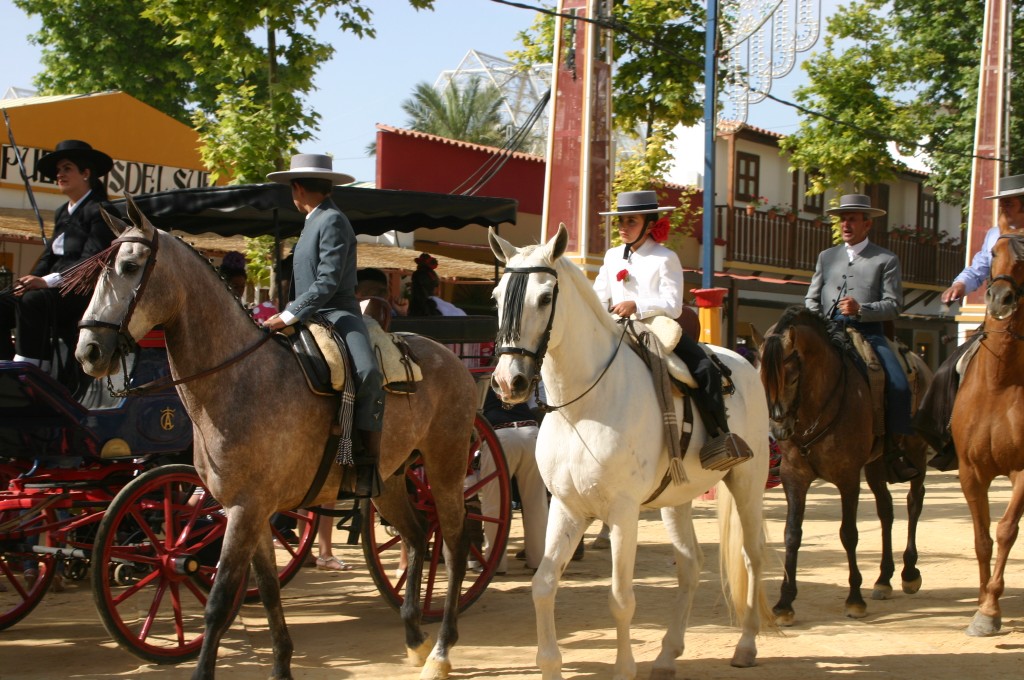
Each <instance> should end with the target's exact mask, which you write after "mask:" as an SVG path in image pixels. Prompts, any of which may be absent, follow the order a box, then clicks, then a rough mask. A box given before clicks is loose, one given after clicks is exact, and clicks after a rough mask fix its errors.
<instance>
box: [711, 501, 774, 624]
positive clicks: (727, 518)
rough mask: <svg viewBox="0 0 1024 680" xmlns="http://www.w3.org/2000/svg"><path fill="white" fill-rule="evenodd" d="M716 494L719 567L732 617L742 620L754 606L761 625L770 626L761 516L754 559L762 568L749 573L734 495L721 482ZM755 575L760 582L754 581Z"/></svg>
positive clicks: (770, 616)
mask: <svg viewBox="0 0 1024 680" xmlns="http://www.w3.org/2000/svg"><path fill="white" fill-rule="evenodd" d="M716 496H717V499H718V536H719V544H718V568H719V572H720V578H721V581H722V589H723V590H724V591H725V594H726V598H727V599H728V600H729V601H730V603H731V604H732V612H733V616H734V617H735V618H734V620H735V621H737V622H740V621H744V620H745V619H746V617H747V614H748V612H749V611H750V609H751V608H752V607H756V608H757V611H758V619H759V620H760V622H761V626H762V627H763V626H764V625H765V624H766V623H767V624H768V626H769V627H772V628H775V614H774V613H773V612H772V609H771V606H770V605H769V604H768V597H767V595H766V593H765V587H764V582H763V581H764V568H765V566H766V562H767V558H768V557H769V551H768V549H767V540H766V536H765V534H764V522H763V519H762V521H761V522H759V523H758V524H759V526H760V532H761V535H760V536H758V537H757V540H756V543H757V545H758V546H759V548H758V550H759V552H760V554H759V555H758V559H757V560H756V561H755V562H756V563H759V564H760V567H761V568H760V569H759V570H754V572H753V573H751V572H750V571H748V564H749V563H750V562H751V560H749V559H747V554H746V552H745V550H744V530H743V523H742V522H741V521H740V513H739V509H738V508H737V507H736V499H735V498H734V497H733V495H732V492H730V491H729V487H728V485H726V484H724V483H719V484H718V486H717V488H716ZM758 579H759V580H760V581H761V582H756V580H758ZM755 592H756V595H755V594H754V593H755ZM755 600H756V601H755Z"/></svg>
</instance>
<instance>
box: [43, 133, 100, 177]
mask: <svg viewBox="0 0 1024 680" xmlns="http://www.w3.org/2000/svg"><path fill="white" fill-rule="evenodd" d="M65 158H67V159H68V160H70V161H71V162H73V163H74V164H75V165H77V166H79V167H86V168H92V171H93V172H95V173H96V176H97V177H103V175H105V174H107V173H108V172H110V169H111V168H113V167H114V159H112V158H111V157H110V156H108V155H107V154H105V153H103V152H102V151H98V150H96V149H94V148H92V145H91V144H89V143H88V142H83V141H81V140H78V139H65V140H64V141H62V142H57V148H56V149H54V150H53V151H51V152H50V153H48V154H46V155H45V156H42V157H41V158H40V159H39V160H38V161H37V162H36V169H37V170H39V172H41V173H43V174H44V175H46V176H47V177H49V178H50V179H57V163H59V162H60V161H62V160H64V159H65Z"/></svg>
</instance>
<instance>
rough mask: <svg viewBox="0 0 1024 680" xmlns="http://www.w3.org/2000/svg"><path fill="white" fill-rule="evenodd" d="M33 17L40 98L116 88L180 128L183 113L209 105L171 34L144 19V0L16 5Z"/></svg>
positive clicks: (207, 93) (44, 0) (27, 0)
mask: <svg viewBox="0 0 1024 680" xmlns="http://www.w3.org/2000/svg"><path fill="white" fill-rule="evenodd" d="M14 4H15V5H16V6H17V7H18V8H19V9H21V10H22V11H24V12H25V13H26V14H29V15H33V14H35V15H39V17H40V19H41V20H42V27H41V28H40V30H39V31H38V32H37V33H35V34H33V35H31V36H29V37H28V39H29V41H30V42H31V43H33V44H36V45H39V46H41V47H42V58H41V62H42V63H41V65H42V67H43V70H42V71H41V72H40V73H39V74H38V75H37V76H36V78H35V86H36V87H37V88H38V89H39V91H40V92H41V93H42V94H88V93H91V92H104V91H107V90H122V91H124V92H127V93H129V94H131V95H132V96H133V97H135V98H136V99H139V100H140V101H143V102H145V103H146V104H149V105H150V106H152V107H153V108H155V109H158V110H159V111H163V112H164V113H166V114H167V115H169V116H171V117H172V118H175V119H177V120H179V121H181V122H183V123H187V122H188V121H189V108H190V107H192V106H196V105H199V104H201V103H210V102H212V101H213V94H212V88H210V87H204V85H203V84H202V83H201V82H200V81H199V80H198V79H196V78H195V77H194V74H193V71H192V68H191V67H190V66H189V65H188V63H187V62H186V60H185V51H184V50H183V49H182V48H181V47H180V46H177V45H172V44H171V40H172V38H173V34H172V33H171V32H170V31H169V30H168V29H167V28H166V27H164V26H161V25H159V24H157V23H154V22H153V21H150V20H148V19H144V18H143V17H142V12H143V10H144V9H145V7H146V4H147V2H146V0H14Z"/></svg>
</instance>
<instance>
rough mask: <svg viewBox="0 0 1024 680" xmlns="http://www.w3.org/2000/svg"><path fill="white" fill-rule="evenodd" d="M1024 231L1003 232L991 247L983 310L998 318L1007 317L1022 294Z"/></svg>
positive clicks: (1023, 291) (1023, 287)
mask: <svg viewBox="0 0 1024 680" xmlns="http://www.w3.org/2000/svg"><path fill="white" fill-rule="evenodd" d="M1022 282H1024V234H1016V233H1012V232H1004V233H1002V234H1001V235H1000V236H999V238H998V239H997V240H996V243H995V245H994V246H992V269H991V271H990V274H989V284H988V290H987V291H985V311H986V312H987V313H988V315H989V316H990V317H992V318H993V319H996V320H997V321H1003V320H1005V319H1008V318H1010V317H1011V316H1012V315H1013V313H1014V312H1015V311H1016V310H1017V304H1018V303H1019V302H1020V299H1021V297H1022V296H1024V283H1022Z"/></svg>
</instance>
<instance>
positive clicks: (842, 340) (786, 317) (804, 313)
mask: <svg viewBox="0 0 1024 680" xmlns="http://www.w3.org/2000/svg"><path fill="white" fill-rule="evenodd" d="M792 326H810V327H811V328H813V329H814V330H815V331H816V332H817V333H819V334H820V335H822V336H824V337H825V338H826V339H827V340H828V341H829V342H830V343H832V345H833V346H834V347H835V348H836V349H837V350H839V351H840V352H841V353H842V354H846V353H847V352H851V351H853V345H852V344H851V343H850V338H849V336H848V335H846V331H845V330H843V327H842V326H840V325H839V324H837V323H835V322H834V321H832V320H831V319H826V318H825V316H824V315H822V314H821V313H820V312H813V311H811V310H810V309H807V307H804V306H803V305H792V306H790V307H787V308H786V311H785V312H783V313H782V316H781V317H780V318H779V320H778V322H777V323H776V324H775V332H776V333H782V332H783V331H785V330H787V329H788V328H790V327H792Z"/></svg>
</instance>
